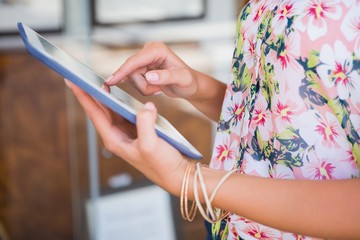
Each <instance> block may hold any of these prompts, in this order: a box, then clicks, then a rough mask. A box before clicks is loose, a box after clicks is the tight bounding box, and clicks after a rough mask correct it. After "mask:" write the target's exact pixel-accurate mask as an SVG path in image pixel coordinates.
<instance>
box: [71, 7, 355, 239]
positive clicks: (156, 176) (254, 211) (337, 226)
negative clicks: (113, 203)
mask: <svg viewBox="0 0 360 240" xmlns="http://www.w3.org/2000/svg"><path fill="white" fill-rule="evenodd" d="M359 13H360V1H358V0H347V1H336V0H333V1H322V0H309V1H296V0H292V1H291V0H271V1H250V2H249V3H248V4H247V5H246V6H245V7H244V9H243V11H242V12H241V13H240V16H239V22H238V27H237V35H236V43H235V51H234V55H233V67H232V73H233V74H232V78H231V79H230V81H229V83H228V84H227V85H226V86H225V85H224V84H222V83H221V82H219V81H217V80H215V79H213V78H212V77H210V76H208V75H205V74H203V73H200V72H198V71H195V70H193V69H191V68H190V67H189V66H187V65H186V64H185V63H184V62H183V61H182V60H181V59H179V58H178V57H177V56H176V55H175V54H174V53H173V52H172V51H171V50H170V49H169V48H167V47H166V46H165V45H163V44H161V43H149V44H146V45H145V46H144V48H143V49H142V50H141V51H140V52H138V53H137V54H135V55H133V56H132V57H130V58H129V59H128V60H127V61H126V62H125V63H124V64H123V65H122V66H121V67H120V68H119V69H118V70H117V71H116V72H115V73H114V74H113V75H112V77H110V78H109V79H108V80H107V85H114V84H116V83H118V82H120V81H130V82H131V83H132V84H133V85H134V86H135V87H136V88H137V89H138V90H139V91H140V92H141V93H143V94H145V95H152V94H155V93H158V92H163V93H165V94H166V95H168V96H169V97H179V98H183V99H186V100H188V101H189V102H190V103H191V104H193V105H194V106H195V107H196V108H197V109H198V110H199V111H200V112H202V113H204V114H205V115H206V116H208V117H209V118H210V119H212V120H214V121H218V123H219V124H218V133H217V136H216V140H215V146H214V151H213V157H212V160H211V163H210V168H207V167H204V166H201V167H200V169H199V171H200V172H202V175H203V183H204V185H205V186H206V189H207V190H205V191H203V193H204V192H207V193H208V195H210V194H211V193H212V192H213V190H214V189H215V188H216V186H217V184H218V183H219V181H222V180H221V179H222V178H223V176H224V175H225V174H226V173H227V172H229V171H231V170H233V169H235V171H237V173H235V174H232V175H231V176H229V177H228V178H227V179H226V181H224V182H223V183H222V184H221V186H220V188H219V190H218V192H217V194H216V195H215V197H214V199H213V201H212V202H211V204H213V205H214V206H216V207H219V208H221V209H226V210H228V211H229V212H230V214H228V215H226V217H225V218H224V219H223V220H222V221H219V222H215V223H214V224H213V225H212V227H211V236H212V238H213V239H241V238H244V239H253V238H257V239H315V238H331V239H337V238H339V239H359V238H360V217H359V216H360V206H359V202H360V180H359V179H358V177H359V164H360V148H359V144H360V137H359V134H360V77H359V73H360V60H359V59H360V28H359V26H360V16H359ZM70 87H71V89H72V90H73V92H74V94H75V95H76V96H77V98H78V99H79V101H80V103H81V104H82V106H83V107H84V109H85V111H86V113H87V114H88V115H89V117H90V118H91V119H92V121H93V123H94V125H95V127H96V128H97V130H98V132H99V134H100V136H101V137H102V139H103V141H104V144H105V146H106V147H107V148H108V149H109V150H110V151H112V152H113V153H114V154H116V155H118V156H120V157H121V158H123V159H124V160H126V161H127V162H128V163H129V164H131V165H133V166H134V167H136V168H137V169H139V170H140V171H141V172H142V173H144V174H145V175H146V176H147V177H148V178H149V179H151V180H152V181H153V182H154V183H156V184H158V185H159V186H161V187H162V188H164V189H165V190H167V191H169V192H170V193H172V194H174V195H176V196H180V195H182V193H183V191H182V189H183V186H184V184H183V183H184V180H185V179H187V180H188V182H187V186H188V187H189V189H188V192H187V193H188V196H187V197H188V198H189V199H194V197H195V195H196V194H194V190H196V189H195V186H197V185H198V184H197V183H196V182H195V185H192V183H193V181H195V180H196V176H197V173H198V170H196V169H194V168H190V167H189V166H191V165H190V163H189V160H187V159H185V158H184V157H183V156H182V155H181V154H180V153H179V152H178V151H177V150H175V149H174V148H173V147H171V146H170V145H168V144H167V143H166V142H164V141H163V140H162V139H160V138H158V137H157V135H156V133H155V131H154V121H155V118H156V108H155V106H154V105H153V104H152V103H147V104H145V107H144V109H143V110H142V111H140V112H139V113H138V115H137V124H136V128H134V127H132V126H130V125H129V124H128V123H126V121H123V120H122V119H121V118H119V117H118V116H116V115H114V114H113V113H112V112H111V111H109V110H108V109H107V108H106V107H104V106H102V105H101V104H99V103H97V102H96V101H94V100H93V99H92V98H91V97H90V96H88V95H87V94H85V93H84V92H82V91H81V90H80V89H78V88H77V87H75V86H73V85H71V84H70ZM224 96H225V97H224ZM219 116H220V120H219ZM149 126H151V127H149ZM159 149H161V151H159ZM240 173H243V174H240ZM191 176H195V178H194V180H192V179H193V178H192V177H191ZM315 180H322V181H315ZM199 184H200V182H199ZM200 185H201V184H200ZM200 195H201V196H200V200H201V201H202V202H205V201H206V196H205V195H202V194H200ZM305 236H309V237H305ZM310 236H311V237H310Z"/></svg>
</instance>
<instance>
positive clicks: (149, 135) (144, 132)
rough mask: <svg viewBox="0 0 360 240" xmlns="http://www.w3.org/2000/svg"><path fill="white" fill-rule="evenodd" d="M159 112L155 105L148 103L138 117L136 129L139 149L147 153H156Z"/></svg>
mask: <svg viewBox="0 0 360 240" xmlns="http://www.w3.org/2000/svg"><path fill="white" fill-rule="evenodd" d="M156 117H157V110H156V108H155V106H154V104H153V103H151V102H148V103H146V104H145V105H144V108H143V109H142V110H140V111H139V112H138V114H137V116H136V127H137V134H138V140H139V148H140V150H141V151H145V152H147V153H149V152H151V151H154V148H155V146H156V143H157V140H158V136H157V134H156V132H155V121H156Z"/></svg>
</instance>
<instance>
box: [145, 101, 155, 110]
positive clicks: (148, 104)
mask: <svg viewBox="0 0 360 240" xmlns="http://www.w3.org/2000/svg"><path fill="white" fill-rule="evenodd" d="M144 109H147V110H150V111H154V109H155V106H154V104H153V103H152V102H147V103H145V104H144Z"/></svg>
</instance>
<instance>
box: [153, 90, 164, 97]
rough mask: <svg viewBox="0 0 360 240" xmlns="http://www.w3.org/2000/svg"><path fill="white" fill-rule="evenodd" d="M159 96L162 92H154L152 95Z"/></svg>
mask: <svg viewBox="0 0 360 240" xmlns="http://www.w3.org/2000/svg"><path fill="white" fill-rule="evenodd" d="M161 94H163V92H162V91H158V92H155V93H154V94H153V95H154V96H159V95H161Z"/></svg>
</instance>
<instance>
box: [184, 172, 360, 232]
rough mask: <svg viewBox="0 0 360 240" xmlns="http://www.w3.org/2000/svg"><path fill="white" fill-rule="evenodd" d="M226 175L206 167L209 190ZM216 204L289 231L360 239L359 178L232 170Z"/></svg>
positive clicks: (256, 220) (205, 173)
mask: <svg viewBox="0 0 360 240" xmlns="http://www.w3.org/2000/svg"><path fill="white" fill-rule="evenodd" d="M224 174H225V172H224V171H218V170H212V169H209V168H204V169H203V175H204V178H205V182H206V185H207V186H208V191H209V194H210V193H211V191H212V190H213V189H214V188H215V185H216V184H217V182H218V181H219V180H220V178H221V177H222V176H223V175H224ZM190 185H191V184H190ZM191 191H192V189H191V190H190V192H191ZM213 204H214V206H217V207H219V208H222V209H226V210H229V211H230V212H233V213H235V214H237V215H239V216H243V217H245V218H248V219H249V220H252V221H255V222H258V223H261V224H264V225H266V226H269V227H274V228H277V229H280V230H284V231H287V232H295V233H299V234H302V235H307V236H314V237H321V238H331V239H360V179H347V180H326V181H316V180H284V179H268V178H260V177H254V176H249V175H243V174H233V175H232V176H231V177H230V178H229V179H228V180H227V181H226V182H225V183H224V184H223V186H222V187H221V188H220V190H219V192H218V193H217V194H216V197H215V199H214V201H213Z"/></svg>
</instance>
